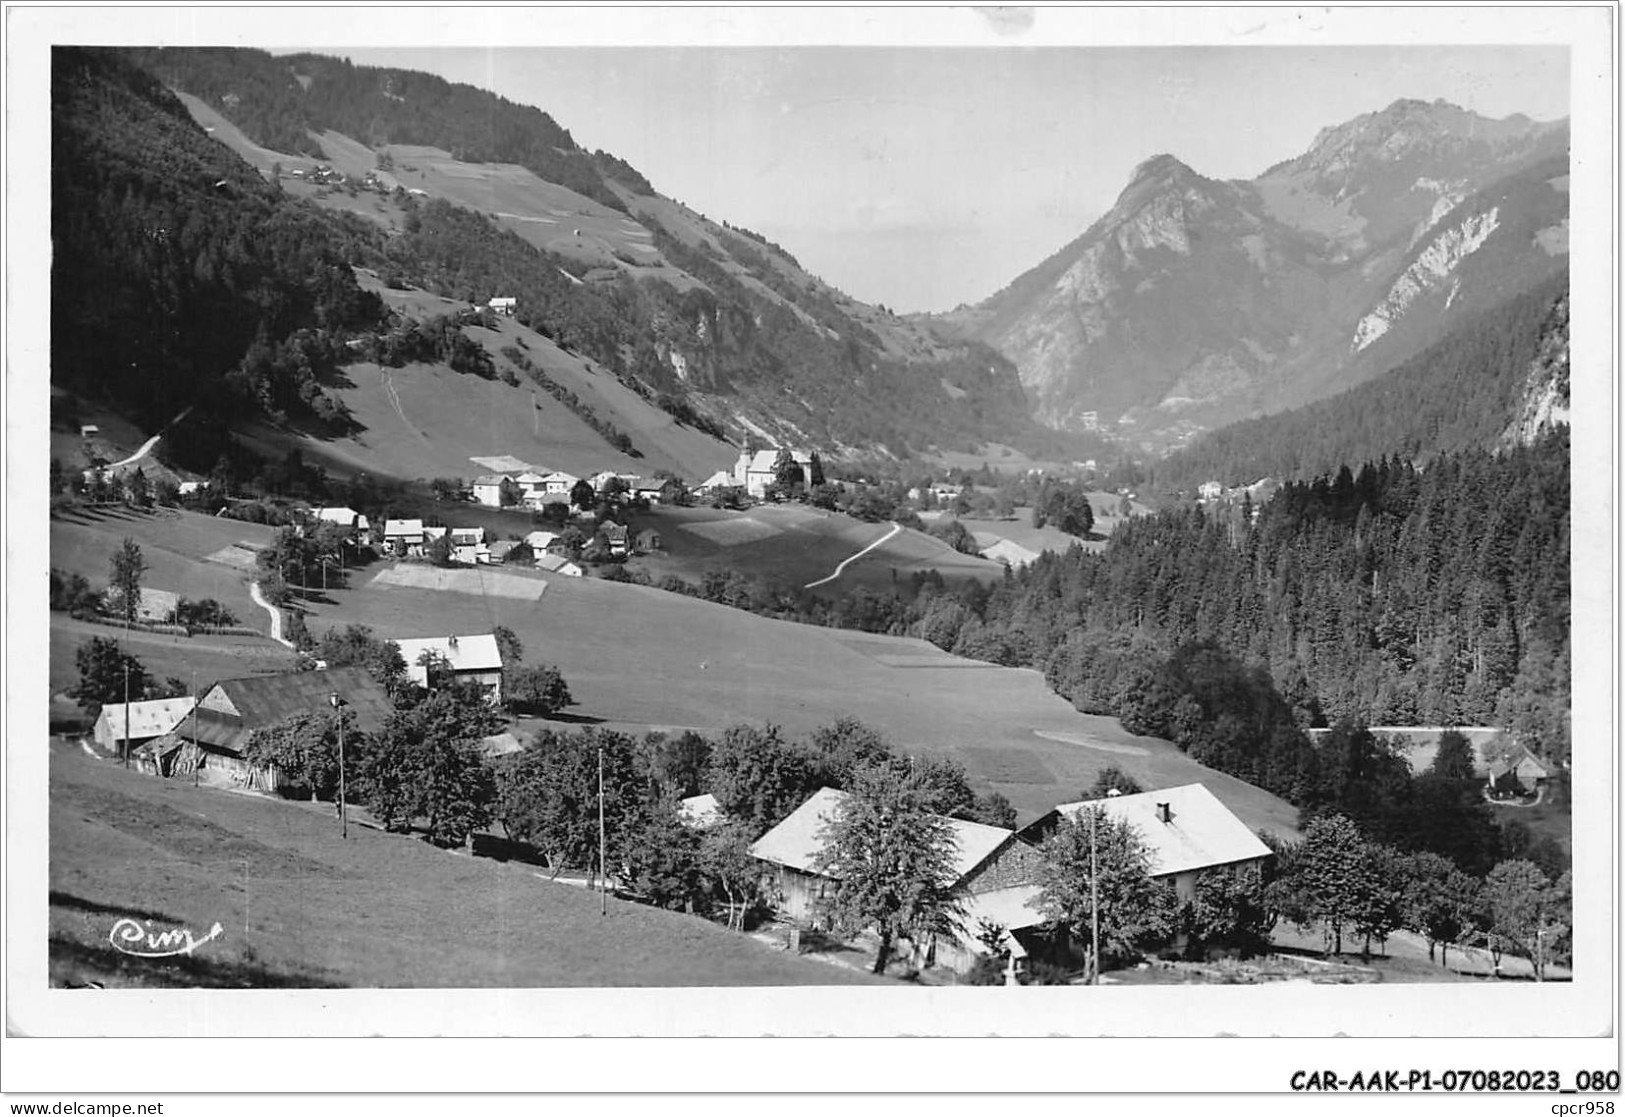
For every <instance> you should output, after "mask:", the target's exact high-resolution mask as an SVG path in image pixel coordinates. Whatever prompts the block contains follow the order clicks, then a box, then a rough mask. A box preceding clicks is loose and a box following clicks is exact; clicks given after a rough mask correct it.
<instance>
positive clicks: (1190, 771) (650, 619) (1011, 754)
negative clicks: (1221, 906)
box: [310, 578, 1296, 833]
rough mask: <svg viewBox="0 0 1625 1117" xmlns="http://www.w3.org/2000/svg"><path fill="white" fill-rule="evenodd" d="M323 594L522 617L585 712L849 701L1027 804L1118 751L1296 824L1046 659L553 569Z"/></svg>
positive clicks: (693, 712) (396, 620)
mask: <svg viewBox="0 0 1625 1117" xmlns="http://www.w3.org/2000/svg"><path fill="white" fill-rule="evenodd" d="M333 597H334V598H335V602H336V603H335V604H333V605H318V606H317V607H316V608H315V610H314V612H313V614H312V616H311V618H310V627H311V630H312V631H313V632H315V633H317V634H318V635H319V634H320V633H321V632H322V631H323V630H325V628H326V627H327V626H328V625H333V624H344V623H350V622H359V623H363V624H367V625H370V626H372V628H373V629H374V630H375V631H376V632H377V633H378V634H379V635H381V636H384V637H388V638H402V637H410V636H424V635H444V634H449V633H470V632H481V631H487V630H489V628H490V626H491V625H493V624H504V625H507V626H508V627H510V628H512V629H513V630H514V631H515V632H516V633H517V634H518V636H519V637H520V639H521V640H522V641H523V643H524V647H525V658H526V659H527V661H529V662H533V663H552V664H557V665H558V666H559V668H560V669H561V670H562V671H563V673H564V676H565V678H566V679H567V680H568V682H569V684H570V689H571V691H572V692H573V693H574V695H575V697H576V699H577V701H578V703H579V705H578V706H576V707H573V708H571V710H570V711H569V713H570V714H571V715H573V716H577V717H586V718H593V719H601V720H602V721H604V722H605V723H607V724H611V725H613V726H617V727H622V728H626V729H628V730H631V731H639V732H641V731H642V730H644V729H647V728H693V729H697V730H701V731H703V732H709V733H714V732H717V731H719V730H721V729H723V728H726V727H727V726H729V725H732V724H735V723H738V722H755V723H761V722H767V721H772V722H775V723H778V724H780V725H782V726H784V727H785V728H786V729H787V730H788V731H789V732H790V733H792V734H804V733H807V732H810V731H811V730H812V729H814V728H816V727H818V726H820V725H826V724H828V723H830V722H832V721H834V720H835V719H836V718H838V717H841V716H843V715H850V716H853V717H856V718H859V719H860V720H862V721H865V722H867V723H869V724H871V725H874V726H876V727H877V728H880V729H882V730H884V731H885V732H886V733H887V734H888V735H889V736H890V737H891V739H892V741H893V742H894V743H895V744H896V745H897V746H898V747H899V748H902V749H904V750H906V751H910V752H919V753H933V754H940V755H948V756H953V757H956V758H958V759H959V760H961V761H962V762H963V763H964V764H965V767H966V769H967V770H968V771H969V773H970V775H971V778H972V780H973V781H974V782H976V783H977V784H978V785H980V786H983V787H990V788H994V789H997V790H999V791H1001V792H1003V793H1004V794H1005V795H1006V796H1007V797H1008V798H1009V799H1010V801H1011V802H1012V803H1014V804H1015V805H1016V808H1017V809H1018V810H1019V811H1020V812H1021V814H1022V817H1023V819H1024V820H1025V819H1030V818H1033V817H1035V816H1036V815H1038V814H1040V813H1042V812H1043V811H1046V810H1048V809H1049V808H1050V807H1053V806H1054V805H1055V804H1057V803H1060V802H1066V801H1068V800H1073V799H1076V798H1078V797H1079V795H1080V793H1081V792H1082V791H1083V789H1084V788H1086V787H1087V786H1089V784H1090V783H1091V782H1092V781H1093V780H1094V777H1095V775H1096V774H1097V773H1098V772H1099V771H1100V770H1101V769H1102V768H1105V767H1108V766H1113V765H1115V766H1117V767H1119V768H1122V769H1123V770H1125V771H1127V772H1129V773H1131V774H1132V775H1134V776H1135V778H1137V779H1139V780H1140V781H1141V783H1143V784H1145V785H1146V786H1148V787H1167V786H1171V785H1174V784H1181V783H1191V782H1197V781H1201V782H1204V783H1206V784H1208V786H1209V787H1211V788H1212V789H1213V791H1214V793H1215V794H1217V795H1218V796H1219V797H1220V798H1222V799H1223V800H1224V801H1225V802H1226V803H1227V804H1229V805H1230V806H1231V808H1232V809H1233V810H1235V811H1236V813H1237V814H1239V815H1240V816H1241V817H1242V818H1243V819H1244V820H1245V821H1246V822H1247V824H1248V825H1249V826H1252V827H1264V828H1267V829H1270V830H1273V831H1276V832H1277V833H1293V832H1294V822H1295V820H1296V811H1295V810H1294V809H1293V808H1292V807H1291V806H1289V805H1288V804H1287V803H1285V802H1283V801H1282V800H1280V799H1277V798H1276V797H1274V796H1272V795H1269V794H1267V793H1265V792H1263V791H1260V790H1258V789H1257V788H1254V787H1251V786H1250V785H1248V784H1245V783H1242V782H1241V781H1239V780H1236V779H1232V778H1231V777H1228V776H1224V775H1221V774H1220V773H1217V772H1214V771H1212V770H1211V769H1207V768H1204V767H1202V766H1201V765H1199V764H1196V763H1194V762H1193V761H1191V760H1190V759H1189V758H1188V757H1186V756H1185V755H1184V754H1183V753H1181V752H1179V750H1178V749H1176V748H1174V747H1173V746H1172V745H1170V744H1169V743H1167V742H1166V741H1161V740H1156V739H1153V738H1144V737H1134V736H1132V735H1130V734H1127V733H1125V732H1124V731H1123V730H1122V727H1121V726H1120V725H1119V724H1118V723H1117V721H1116V720H1115V719H1111V718H1101V717H1091V716H1087V715H1083V714H1079V713H1078V712H1077V711H1075V710H1074V709H1072V707H1071V706H1070V705H1069V704H1068V703H1067V702H1066V701H1065V700H1063V699H1061V698H1060V697H1058V696H1057V695H1055V694H1054V693H1052V692H1051V691H1050V689H1049V688H1048V686H1046V685H1045V683H1044V680H1043V677H1042V675H1040V674H1039V673H1038V672H1037V671H1030V670H1017V669H1012V668H1003V667H993V666H989V665H987V664H982V663H978V662H976V661H973V660H967V659H961V658H959V657H956V656H951V655H948V654H947V653H945V652H942V651H940V650H938V649H937V648H935V647H933V646H931V645H930V644H928V643H926V642H925V641H923V640H912V639H903V638H899V637H887V636H871V635H867V634H864V633H858V632H847V631H841V630H836V629H826V628H815V627H812V626H808V625H798V624H792V623H789V622H786V621H776V620H770V619H768V618H765V617H758V616H755V615H753V614H750V613H745V612H741V611H739V610H736V609H730V608H727V607H726V606H721V605H712V604H710V603H708V602H704V601H698V600H695V599H693V598H687V597H681V596H678V595H675V594H669V593H665V592H662V591H660V590H655V589H650V588H647V587H641V586H629V585H619V584H615V583H610V582H603V581H599V580H596V579H578V578H549V579H547V590H546V592H545V593H543V594H542V595H541V597H540V599H539V600H537V601H533V602H520V601H515V600H513V599H511V598H499V597H495V596H484V595H479V594H463V593H452V592H444V591H432V590H423V589H416V588H409V587H404V586H391V585H383V584H379V583H377V582H375V581H370V580H369V581H364V582H357V584H356V586H355V588H353V589H350V590H346V591H343V592H340V593H335V594H334V595H333Z"/></svg>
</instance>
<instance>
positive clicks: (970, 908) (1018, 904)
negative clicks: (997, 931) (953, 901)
mask: <svg viewBox="0 0 1625 1117" xmlns="http://www.w3.org/2000/svg"><path fill="white" fill-rule="evenodd" d="M1043 891H1044V890H1043V888H1042V887H1041V886H1039V885H1036V884H1018V885H1015V886H1014V887H1011V888H995V889H993V890H992V891H990V892H977V893H974V894H972V895H970V896H966V897H965V898H964V900H963V901H961V902H962V903H963V905H964V913H965V918H964V923H963V926H964V927H965V928H966V929H967V930H970V931H973V932H974V931H975V929H976V928H977V926H978V925H979V923H980V921H981V920H984V919H985V920H987V921H988V922H989V923H997V924H998V925H999V926H1000V927H1003V928H1004V929H1005V930H1006V931H1019V930H1020V929H1021V928H1023V927H1032V926H1036V925H1037V924H1039V923H1043V922H1045V921H1046V919H1047V917H1046V916H1045V915H1044V913H1043V911H1041V910H1040V909H1039V906H1038V897H1039V895H1040V894H1041V893H1042V892H1043Z"/></svg>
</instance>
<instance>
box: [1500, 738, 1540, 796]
mask: <svg viewBox="0 0 1625 1117" xmlns="http://www.w3.org/2000/svg"><path fill="white" fill-rule="evenodd" d="M1488 774H1489V780H1490V788H1491V789H1492V790H1494V791H1500V792H1507V791H1511V792H1516V793H1522V792H1525V791H1533V790H1535V789H1536V788H1539V787H1540V786H1541V785H1542V784H1544V783H1545V782H1546V781H1547V780H1549V779H1551V778H1552V770H1551V768H1550V767H1548V766H1547V765H1546V764H1545V763H1544V762H1543V761H1541V760H1540V759H1539V758H1538V757H1537V756H1535V754H1534V753H1532V752H1530V751H1529V750H1528V749H1527V748H1525V747H1523V746H1522V745H1519V746H1518V747H1517V750H1516V751H1514V752H1511V753H1508V754H1507V755H1506V756H1503V757H1501V758H1499V759H1497V760H1493V761H1491V762H1490V765H1489V773H1488Z"/></svg>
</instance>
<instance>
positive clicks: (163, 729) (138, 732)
mask: <svg viewBox="0 0 1625 1117" xmlns="http://www.w3.org/2000/svg"><path fill="white" fill-rule="evenodd" d="M196 703H197V699H196V698H195V697H192V696H187V697H184V698H157V699H151V700H149V701H146V702H131V703H129V704H128V707H126V705H125V703H123V702H113V703H109V704H108V705H106V706H103V707H102V710H101V713H99V714H97V715H96V724H95V726H94V727H93V728H92V729H91V737H92V739H94V740H95V742H96V744H97V745H98V746H99V747H100V748H101V749H102V751H103V752H106V753H107V754H108V755H110V756H124V755H125V754H126V753H130V752H134V751H135V749H136V748H137V747H139V746H141V745H144V744H146V743H147V742H148V741H151V740H153V739H154V738H156V737H162V736H163V735H164V734H165V733H168V732H170V731H171V730H173V729H174V728H175V727H176V726H177V725H179V724H180V723H181V722H182V721H183V720H184V719H185V718H186V715H187V714H189V713H191V712H192V707H193V706H194V705H196ZM126 709H127V710H128V726H127V727H126ZM126 728H128V732H129V736H128V737H126V736H125V732H126Z"/></svg>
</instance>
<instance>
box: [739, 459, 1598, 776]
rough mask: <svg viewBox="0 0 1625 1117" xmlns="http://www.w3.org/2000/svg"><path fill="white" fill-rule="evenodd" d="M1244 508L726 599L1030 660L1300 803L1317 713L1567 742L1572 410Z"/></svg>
mask: <svg viewBox="0 0 1625 1117" xmlns="http://www.w3.org/2000/svg"><path fill="white" fill-rule="evenodd" d="M1251 512H1252V509H1251V507H1250V505H1248V504H1247V503H1245V502H1243V504H1241V505H1239V506H1233V507H1230V508H1225V509H1221V510H1220V511H1219V512H1218V513H1216V514H1215V513H1209V512H1206V511H1204V510H1203V509H1202V508H1200V507H1194V506H1185V507H1181V508H1176V509H1172V510H1168V511H1164V512H1161V513H1159V514H1157V515H1154V516H1146V517H1140V518H1136V519H1134V520H1131V521H1129V522H1127V523H1126V524H1124V525H1123V526H1122V527H1121V528H1119V529H1118V531H1117V532H1115V533H1114V534H1113V535H1112V537H1111V540H1110V541H1109V543H1108V544H1107V546H1106V547H1105V549H1104V550H1103V551H1101V552H1099V553H1090V552H1087V551H1085V550H1084V549H1082V548H1081V547H1075V548H1073V549H1071V550H1069V551H1067V552H1066V553H1065V554H1059V555H1057V554H1055V553H1053V552H1050V553H1046V554H1044V555H1042V556H1041V557H1040V558H1039V559H1038V560H1037V561H1036V562H1034V563H1033V564H1032V565H1030V566H1027V567H1025V568H1023V569H1021V570H1019V571H1016V572H1014V573H1012V574H1010V575H1009V576H1007V577H1006V578H1005V579H1004V581H1003V582H1002V583H1000V584H998V585H995V586H993V587H991V588H989V587H988V586H985V585H983V584H981V583H979V582H970V583H967V584H965V585H963V586H958V587H954V588H952V589H949V588H947V587H945V586H944V585H943V584H942V582H941V580H940V579H935V578H931V577H930V576H925V577H920V578H916V579H915V584H914V586H913V587H912V588H913V590H914V592H913V593H912V594H908V595H905V594H902V593H891V594H884V595H882V594H872V593H866V592H863V591H861V590H860V591H855V592H851V593H848V594H846V595H844V596H843V597H842V598H841V600H840V601H839V602H838V603H836V604H835V605H831V604H829V603H828V602H823V601H820V600H818V599H816V598H815V597H813V595H811V594H809V593H807V592H805V591H803V592H802V593H800V594H799V595H786V594H785V593H782V592H780V593H774V592H773V591H772V587H767V586H763V587H742V590H741V592H740V593H739V594H737V595H731V596H728V597H726V598H723V599H724V600H726V601H727V603H729V604H738V605H740V606H741V607H745V608H752V609H756V610H758V611H767V612H773V613H774V614H775V615H780V616H791V617H794V618H795V619H800V620H807V621H812V622H814V623H823V624H833V625H838V626H841V627H852V628H861V629H864V630H866V631H872V632H884V633H890V634H892V635H907V636H918V637H921V638H923V639H926V640H929V641H931V642H932V643H934V644H936V645H938V646H939V647H942V648H945V649H947V650H949V651H953V652H955V653H957V654H959V655H965V656H969V657H972V658H975V659H983V660H987V661H989V662H993V663H999V664H1003V665H1007V666H1013V667H1035V668H1039V669H1041V670H1043V671H1044V673H1045V676H1046V678H1047V679H1048V680H1049V682H1050V685H1051V686H1052V687H1054V688H1055V689H1056V690H1057V691H1058V692H1059V693H1061V694H1062V695H1064V696H1065V697H1067V698H1068V699H1070V700H1071V701H1072V702H1073V703H1074V704H1075V705H1076V706H1077V707H1078V708H1079V709H1080V710H1083V711H1084V712H1086V713H1095V714H1108V715H1112V716H1116V717H1119V718H1121V719H1122V720H1123V724H1124V726H1125V727H1126V728H1128V729H1129V730H1131V731H1132V732H1136V733H1143V734H1150V735H1155V736H1161V737H1166V738H1167V739H1169V740H1171V741H1174V742H1175V743H1176V744H1178V745H1180V747H1182V748H1185V749H1187V750H1188V751H1189V752H1190V753H1191V755H1192V756H1194V757H1196V758H1197V759H1199V760H1201V761H1202V762H1203V763H1204V764H1208V765H1210V766H1212V767H1215V768H1218V769H1220V770H1221V771H1225V772H1229V773H1230V774H1232V775H1235V776H1239V777H1240V778H1242V779H1245V780H1247V781H1248V782H1250V783H1254V784H1257V785H1258V786H1260V787H1263V788H1265V789H1266V790H1269V791H1272V792H1274V793H1276V794H1278V795H1280V796H1282V797H1283V798H1285V799H1288V800H1289V801H1291V802H1293V803H1296V804H1298V805H1299V806H1301V807H1305V808H1310V807H1313V806H1314V805H1315V804H1316V803H1317V802H1320V801H1322V800H1323V799H1324V793H1323V792H1322V791H1317V790H1316V788H1317V787H1319V786H1320V785H1319V780H1320V774H1319V770H1318V768H1317V762H1316V761H1314V760H1313V759H1312V756H1311V753H1312V751H1313V750H1311V749H1310V747H1309V744H1308V740H1307V738H1306V737H1305V735H1304V733H1303V730H1304V729H1305V728H1308V727H1311V726H1314V725H1327V724H1332V723H1336V722H1340V721H1349V722H1352V723H1356V724H1365V725H1430V724H1431V725H1483V724H1493V725H1501V726H1506V727H1508V728H1510V729H1511V730H1513V731H1514V733H1515V734H1516V735H1517V736H1518V738H1519V739H1520V740H1521V741H1523V742H1524V743H1526V744H1528V746H1529V747H1530V748H1532V749H1534V750H1535V751H1536V752H1538V753H1540V754H1541V755H1543V756H1546V757H1548V758H1550V759H1551V760H1553V761H1556V762H1557V763H1559V764H1563V763H1565V762H1566V761H1567V759H1568V756H1569V750H1570V725H1569V662H1570V647H1569V436H1568V429H1567V427H1558V428H1555V429H1553V430H1551V431H1549V432H1547V433H1546V434H1544V435H1543V436H1541V437H1540V438H1539V439H1538V440H1536V441H1535V442H1534V443H1533V444H1531V445H1527V446H1520V447H1517V448H1515V449H1512V450H1510V451H1508V452H1505V453H1501V454H1493V453H1489V452H1485V451H1476V450H1475V451H1468V452H1462V453H1453V454H1442V455H1440V456H1439V457H1438V458H1437V459H1435V461H1434V462H1433V463H1432V464H1431V465H1430V466H1429V467H1428V469H1427V470H1426V471H1423V470H1421V469H1418V468H1417V467H1415V466H1413V465H1411V464H1410V463H1408V462H1405V461H1402V460H1395V459H1382V460H1379V461H1378V462H1376V463H1368V464H1367V465H1364V466H1362V467H1361V468H1360V470H1359V471H1358V472H1357V473H1356V472H1353V471H1350V470H1349V469H1348V468H1347V467H1344V468H1341V469H1339V470H1338V471H1337V473H1336V474H1335V475H1333V476H1323V477H1320V478H1317V479H1316V480H1314V481H1312V482H1300V483H1295V484H1290V485H1287V486H1285V487H1284V488H1282V489H1281V491H1280V492H1279V493H1277V495H1276V496H1275V498H1274V499H1273V500H1272V501H1271V502H1270V503H1269V504H1268V505H1267V506H1265V507H1264V508H1262V509H1260V510H1259V513H1258V516H1257V519H1256V522H1253V523H1251V524H1250V525H1249V518H1250V515H1251ZM1334 798H1335V796H1334Z"/></svg>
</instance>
